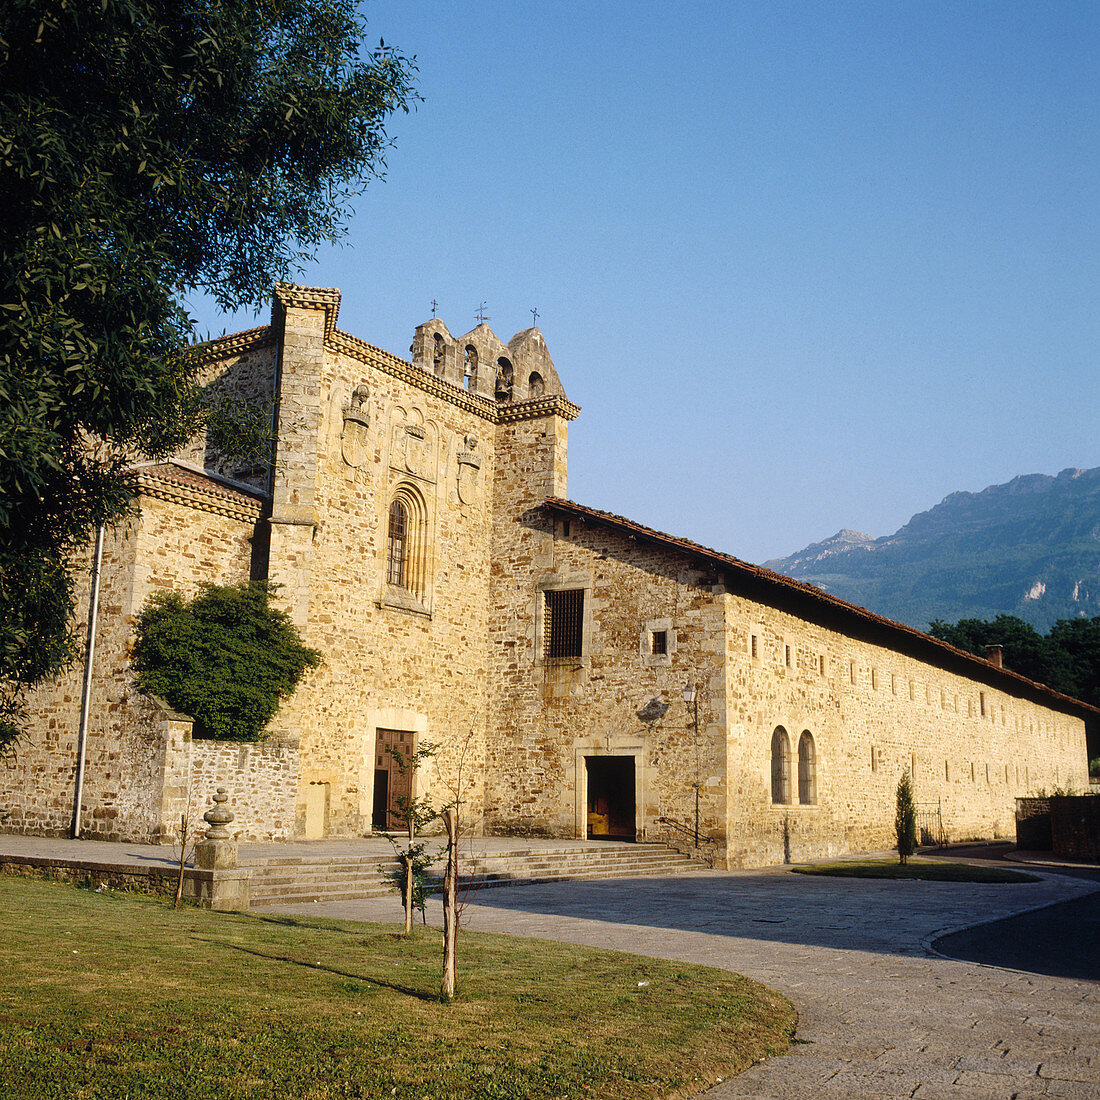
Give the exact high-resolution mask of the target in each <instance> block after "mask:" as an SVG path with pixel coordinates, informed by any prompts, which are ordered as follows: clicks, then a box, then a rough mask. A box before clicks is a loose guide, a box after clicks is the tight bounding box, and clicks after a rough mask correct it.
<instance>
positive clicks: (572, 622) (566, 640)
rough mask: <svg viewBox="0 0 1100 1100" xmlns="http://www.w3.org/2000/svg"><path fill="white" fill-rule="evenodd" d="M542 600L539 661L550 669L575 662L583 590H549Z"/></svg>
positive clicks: (579, 647) (581, 631)
mask: <svg viewBox="0 0 1100 1100" xmlns="http://www.w3.org/2000/svg"><path fill="white" fill-rule="evenodd" d="M543 598H544V604H543V620H542V623H543V633H542V655H543V660H544V661H545V662H546V663H547V664H551V665H557V664H565V663H567V662H569V661H576V660H579V659H580V657H581V656H582V650H583V645H584V589H583V588H568V589H551V590H548V591H546V592H544V593H543Z"/></svg>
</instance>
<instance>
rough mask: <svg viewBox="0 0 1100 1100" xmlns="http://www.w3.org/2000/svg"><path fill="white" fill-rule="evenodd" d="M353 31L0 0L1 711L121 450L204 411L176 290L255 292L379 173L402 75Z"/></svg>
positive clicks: (55, 639) (166, 436) (349, 2)
mask: <svg viewBox="0 0 1100 1100" xmlns="http://www.w3.org/2000/svg"><path fill="white" fill-rule="evenodd" d="M363 29H364V28H363V24H362V21H361V19H360V17H359V15H358V14H357V11H356V6H355V3H354V0H8V2H7V3H6V4H4V5H2V6H0V201H2V204H3V211H4V215H3V218H0V681H6V682H7V687H6V689H5V690H6V693H7V694H6V695H5V696H4V699H5V700H6V702H5V703H4V704H3V705H2V706H0V717H6V716H7V715H8V714H9V712H10V713H15V712H17V711H18V696H19V692H20V690H21V689H24V688H26V687H27V686H29V685H33V684H34V683H37V682H39V681H40V680H41V679H43V678H44V677H45V676H47V675H51V674H54V673H56V672H58V671H60V670H61V669H62V668H63V667H64V666H65V664H66V663H67V662H68V660H69V659H70V658H71V656H72V648H71V639H70V637H69V625H68V624H69V619H70V615H71V608H72V590H73V575H72V569H71V567H70V565H68V564H67V563H68V562H69V561H70V559H71V556H72V555H73V553H74V552H75V551H76V550H77V549H78V548H79V547H80V546H82V545H83V544H85V543H87V541H88V540H89V538H90V536H91V532H92V530H93V528H94V526H95V525H96V524H98V523H105V524H113V523H117V522H118V521H119V520H120V519H121V518H122V517H123V516H124V515H125V514H126V511H127V508H128V507H129V505H130V501H131V499H132V496H133V490H132V485H131V484H130V483H129V482H128V480H127V478H126V476H125V470H126V468H127V465H128V463H129V462H131V461H132V459H133V457H134V456H135V455H143V456H145V457H148V458H157V457H162V456H165V455H168V454H170V453H172V452H173V451H174V450H176V449H177V448H178V447H179V446H180V445H181V444H182V443H183V442H184V440H185V439H186V438H187V436H188V435H189V434H190V433H192V432H193V431H194V430H195V429H196V428H197V426H198V424H199V423H200V421H201V417H202V395H201V391H200V390H199V388H198V386H197V384H196V367H195V364H194V362H193V361H192V360H191V359H189V357H188V356H187V355H186V354H185V353H184V349H185V348H186V346H187V345H188V343H189V342H190V341H191V339H192V325H191V322H190V319H189V318H188V316H187V315H186V313H185V311H184V309H183V307H182V305H181V302H182V296H183V295H184V294H186V293H188V292H189V291H191V290H193V289H196V288H202V289H205V290H207V291H210V292H211V293H212V294H213V295H214V296H215V297H216V298H217V300H218V301H219V302H220V303H221V304H222V305H223V306H225V307H227V308H233V307H237V306H240V305H243V304H247V303H252V304H258V303H259V302H260V301H262V300H263V299H264V298H265V297H266V295H267V294H268V293H269V292H270V286H271V283H272V282H273V281H274V280H277V279H280V278H285V277H286V276H287V275H288V274H290V273H291V272H292V271H294V270H296V269H298V268H299V267H300V265H301V262H302V261H303V260H305V259H307V258H309V257H310V256H311V255H313V254H314V252H315V250H316V248H317V247H318V246H319V245H320V244H321V243H322V242H324V241H329V240H332V239H335V238H336V237H338V236H339V235H340V234H341V233H342V232H343V229H344V227H345V225H346V219H347V216H348V214H349V212H350V201H351V199H352V197H353V196H354V195H355V194H356V193H358V191H360V190H361V188H362V186H363V184H364V183H365V181H367V180H368V179H369V178H371V177H372V176H377V175H379V174H380V173H381V172H382V171H383V169H384V167H385V156H384V154H385V150H386V147H387V144H388V139H387V135H386V129H385V125H386V120H387V118H388V117H389V115H390V114H391V113H392V112H393V111H395V110H397V109H403V110H407V109H408V106H409V104H410V103H411V102H412V100H414V99H415V95H414V93H413V91H412V79H413V73H414V70H415V67H414V66H413V64H412V63H411V62H410V61H408V60H407V59H405V58H404V57H402V56H401V55H400V54H399V53H397V52H395V51H393V50H392V49H390V48H388V47H386V46H384V45H382V44H380V45H379V47H378V48H377V49H375V50H373V51H371V52H361V50H360V43H361V40H362V33H363ZM13 708H14V709H13ZM9 725H10V724H9ZM3 728H4V729H7V736H9V737H10V735H11V729H10V728H9V727H7V726H5V727H3ZM3 738H4V734H3V733H0V745H2V744H3Z"/></svg>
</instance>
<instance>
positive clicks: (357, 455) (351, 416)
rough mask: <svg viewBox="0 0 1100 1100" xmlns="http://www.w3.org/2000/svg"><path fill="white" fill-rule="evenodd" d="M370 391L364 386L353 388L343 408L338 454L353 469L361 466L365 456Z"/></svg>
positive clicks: (368, 425)
mask: <svg viewBox="0 0 1100 1100" xmlns="http://www.w3.org/2000/svg"><path fill="white" fill-rule="evenodd" d="M369 399H370V390H369V389H368V388H367V386H366V385H365V384H360V385H358V386H356V387H355V392H354V393H353V394H352V395H351V400H350V401H349V402H348V403H347V404H346V405H345V406H344V410H343V413H344V430H343V431H342V432H341V433H340V454H341V456H342V458H343V459H344V461H345V462H346V463H347V464H348V465H349V466H351V467H352V468H353V469H354V468H357V467H359V466H361V465H362V464H363V459H364V458H365V457H366V454H367V435H368V432H369V430H370V409H369V407H368V402H369Z"/></svg>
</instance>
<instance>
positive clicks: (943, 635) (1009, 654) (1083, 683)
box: [928, 615, 1100, 706]
mask: <svg viewBox="0 0 1100 1100" xmlns="http://www.w3.org/2000/svg"><path fill="white" fill-rule="evenodd" d="M928 633H929V634H931V635H932V637H933V638H939V639H940V640H941V641H944V642H948V643H950V644H951V645H953V646H957V647H958V648H959V649H965V650H966V651H967V652H968V653H973V654H975V655H976V656H979V657H984V656H986V650H987V647H989V646H991V645H1000V646H1003V647H1004V654H1003V656H1004V666H1005V668H1009V669H1011V670H1012V671H1013V672H1018V673H1020V674H1021V675H1022V676H1026V677H1028V679H1030V680H1037V681H1038V682H1039V683H1041V684H1046V685H1047V687H1052V688H1054V690H1055V691H1060V692H1063V693H1064V694H1066V695H1071V696H1073V697H1074V698H1075V699H1080V700H1082V701H1083V702H1086V703H1091V704H1092V705H1093V706H1100V616H1097V617H1096V618H1092V619H1060V620H1059V621H1058V622H1056V623H1055V624H1054V626H1052V627H1051V628H1050V633H1049V634H1046V635H1043V634H1040V633H1039V632H1038V631H1037V630H1036V629H1035V628H1034V627H1033V626H1031V625H1030V624H1028V623H1025V622H1024V621H1023V619H1018V618H1017V617H1016V616H1015V615H998V616H997V617H996V618H995V619H992V620H984V619H960V620H959V621H958V622H957V623H954V624H951V623H945V622H944V621H943V620H942V619H935V620H933V622H932V624H931V626H930V627H929V630H928Z"/></svg>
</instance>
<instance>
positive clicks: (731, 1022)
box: [0, 876, 795, 1100]
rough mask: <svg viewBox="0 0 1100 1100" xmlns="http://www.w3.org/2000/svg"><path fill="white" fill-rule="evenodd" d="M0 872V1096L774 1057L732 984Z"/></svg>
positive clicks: (466, 1079)
mask: <svg viewBox="0 0 1100 1100" xmlns="http://www.w3.org/2000/svg"><path fill="white" fill-rule="evenodd" d="M441 968H442V936H441V933H439V932H438V931H437V930H435V929H430V928H422V927H420V928H417V929H416V934H415V935H414V936H413V937H412V939H411V941H407V940H404V939H402V938H401V937H400V936H398V935H397V934H396V933H395V931H394V930H393V927H392V926H384V925H371V924H360V923H356V922H352V921H327V920H321V919H314V918H306V917H301V918H299V917H278V916H274V915H272V916H267V917H264V916H255V915H246V914H223V913H210V912H207V911H204V910H199V909H182V910H179V911H173V910H172V909H170V908H168V907H167V906H166V905H165V904H164V903H163V902H158V901H156V900H153V899H149V898H143V897H139V896H135V895H133V894H121V893H116V892H113V891H105V892H102V893H96V892H93V891H89V890H81V889H78V888H75V887H72V886H68V885H66V884H63V883H52V882H41V881H35V880H31V879H24V878H16V877H7V876H0V974H3V975H4V980H3V982H2V983H0V1081H3V1088H2V1091H3V1095H4V1097H5V1098H6V1100H16V1098H29V1097H34V1098H36V1100H38V1098H42V1097H63V1096H64V1097H69V1096H80V1097H84V1098H96V1100H100V1098H109V1097H117V1098H122V1097H126V1098H133V1100H137V1098H145V1097H163V1096H176V1095H179V1096H187V1097H188V1098H189V1100H205V1098H209V1100H215V1098H216V1100H222V1098H224V1097H228V1096H232V1097H234V1098H245V1100H248V1098H260V1097H263V1098H268V1100H270V1098H279V1097H295V1098H298V1097H302V1098H306V1100H330V1098H331V1100H336V1098H340V1100H346V1098H352V1097H362V1098H367V1097H370V1098H374V1097H389V1096H394V1097H404V1098H406V1100H422V1098H429V1100H443V1098H451V1097H456V1098H462V1097H469V1098H471V1100H472V1098H474V1097H477V1098H478V1100H504V1098H509V1097H531V1098H538V1097H545V1098H551V1097H554V1098H557V1097H563V1098H564V1097H578V1098H579V1097H601V1098H604V1097H606V1098H617V1097H656V1096H689V1095H691V1094H693V1093H695V1092H698V1091H700V1090H702V1089H703V1088H705V1087H707V1086H709V1085H711V1084H713V1083H714V1082H715V1081H716V1080H717V1079H718V1078H719V1077H728V1076H730V1075H731V1074H734V1073H736V1072H738V1071H739V1070H741V1069H744V1068H745V1067H746V1066H748V1065H751V1064H752V1063H753V1062H756V1061H758V1060H760V1059H763V1058H765V1057H769V1056H771V1055H774V1054H779V1053H782V1051H784V1050H785V1049H786V1047H787V1045H788V1043H789V1042H790V1038H791V1036H792V1034H793V1031H794V1024H795V1013H794V1010H793V1009H792V1008H791V1006H790V1004H789V1003H788V1002H787V1001H786V1000H785V999H784V998H782V997H781V996H779V994H777V993H774V992H772V991H771V990H769V989H767V988H765V987H764V986H761V985H759V984H757V983H756V982H752V981H750V980H748V979H747V978H742V977H740V976H738V975H735V974H730V973H727V972H726V971H721V970H712V969H709V968H706V967H699V966H689V965H687V964H682V963H670V962H663V961H660V960H656V959H646V958H641V957H639V956H634V955H623V954H619V953H617V952H612V951H601V950H597V949H594V948H586V947H575V946H571V945H569V944H558V943H551V942H546V941H539V940H527V939H520V938H518V937H516V938H513V937H508V936H492V935H484V934H479V933H473V932H464V933H463V934H462V937H461V938H460V940H459V979H460V990H459V992H460V997H459V1000H458V1001H457V1002H455V1003H454V1004H451V1005H444V1004H441V1003H440V1002H439V1000H438V991H439V981H440V975H441Z"/></svg>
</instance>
